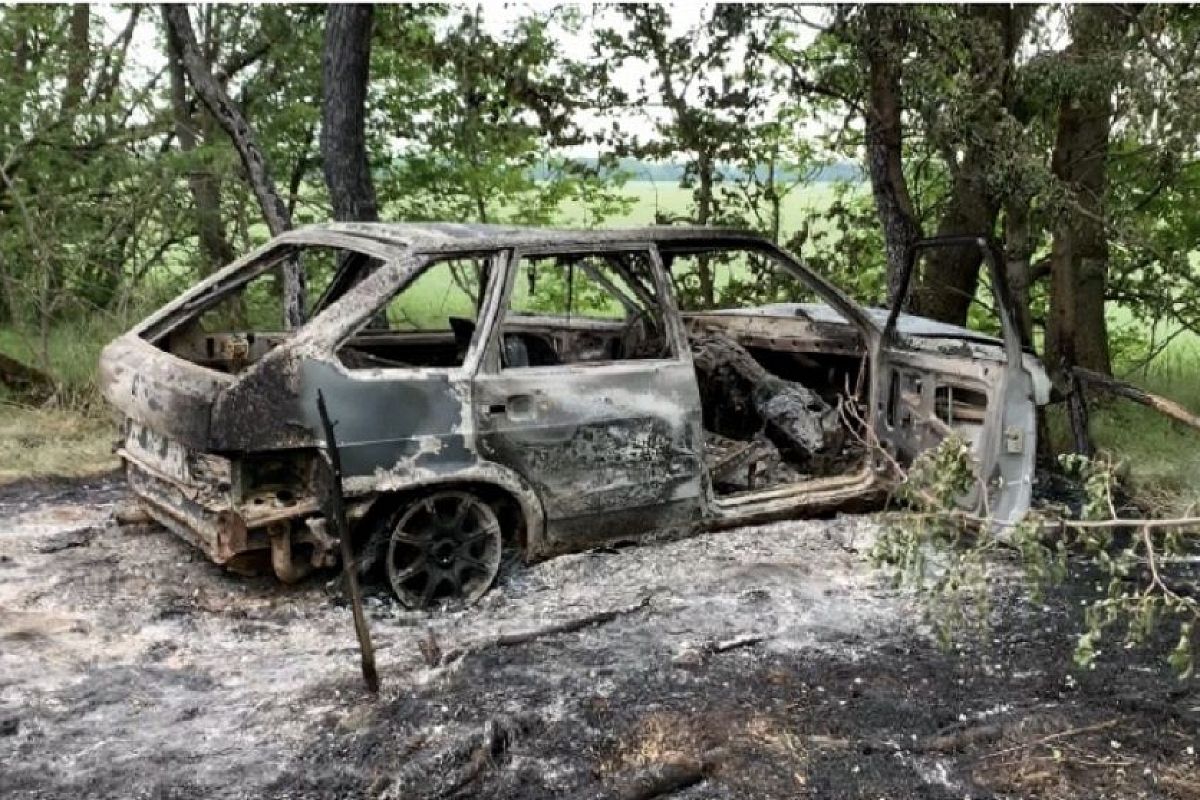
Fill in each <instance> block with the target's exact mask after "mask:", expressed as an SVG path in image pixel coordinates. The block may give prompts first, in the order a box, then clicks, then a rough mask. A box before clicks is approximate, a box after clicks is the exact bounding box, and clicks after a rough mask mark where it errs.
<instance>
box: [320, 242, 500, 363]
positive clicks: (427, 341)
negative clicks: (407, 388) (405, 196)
mask: <svg viewBox="0 0 1200 800" xmlns="http://www.w3.org/2000/svg"><path fill="white" fill-rule="evenodd" d="M491 263H492V262H491V259H490V257H488V256H461V257H455V258H446V259H440V260H437V261H433V262H432V263H431V264H429V266H427V267H426V268H425V269H424V270H423V271H422V272H421V273H420V274H419V275H418V276H417V277H416V278H415V279H414V280H413V281H411V282H410V283H409V284H408V285H407V286H405V287H404V288H403V289H401V290H400V291H399V292H397V293H396V294H395V295H393V296H392V297H391V298H390V299H389V300H388V302H387V303H386V304H384V306H383V308H381V309H380V310H379V312H377V313H376V314H375V315H374V316H373V317H372V318H371V319H370V321H369V322H368V323H367V324H366V325H365V326H364V327H363V328H362V329H361V330H359V331H358V332H357V333H356V334H354V335H353V336H352V337H350V339H348V340H347V341H346V342H345V343H344V344H343V345H342V346H341V347H340V348H338V350H337V357H338V359H339V360H340V361H341V362H342V364H343V365H344V366H346V367H347V368H349V369H376V368H383V369H406V368H413V367H458V366H462V364H463V361H464V360H465V359H466V354H467V350H468V349H469V347H470V345H471V341H472V339H473V337H474V335H475V326H476V323H477V321H478V316H479V308H480V304H481V303H482V302H483V297H484V293H485V291H486V289H487V285H488V281H489V279H490V274H491V272H492V270H491Z"/></svg>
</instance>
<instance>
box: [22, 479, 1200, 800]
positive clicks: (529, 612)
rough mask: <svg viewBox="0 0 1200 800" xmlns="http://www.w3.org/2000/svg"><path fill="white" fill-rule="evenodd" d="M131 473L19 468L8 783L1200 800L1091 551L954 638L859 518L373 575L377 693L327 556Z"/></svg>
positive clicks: (31, 787) (245, 790)
mask: <svg viewBox="0 0 1200 800" xmlns="http://www.w3.org/2000/svg"><path fill="white" fill-rule="evenodd" d="M122 495H123V489H122V486H121V484H120V482H119V481H118V480H116V479H113V478H105V479H98V480H92V481H84V482H79V481H76V482H57V483H37V484H32V483H24V484H16V485H12V486H9V487H6V488H0V797H4V798H18V797H20V798H25V797H46V798H49V797H55V798H57V797H71V798H83V797H122V798H126V797H130V798H132V797H162V798H191V797H280V798H283V797H287V798H301V797H305V798H307V797H312V798H317V797H322V798H323V797H387V798H433V797H497V798H551V797H565V798H602V797H603V798H607V797H614V798H615V797H627V798H634V797H651V796H667V793H669V796H670V797H672V798H775V797H778V798H790V797H815V798H843V797H845V798H851V797H853V798H860V797H861V798H880V797H884V798H906V797H912V798H940V797H944V798H962V797H1045V798H1100V797H1111V798H1133V797H1152V798H1159V797H1161V798H1177V799H1179V800H1188V799H1189V798H1200V761H1198V759H1197V752H1196V751H1197V749H1198V748H1200V685H1198V682H1197V680H1196V679H1194V678H1192V679H1188V680H1185V681H1180V680H1177V679H1176V678H1175V677H1174V676H1172V675H1171V674H1169V672H1168V670H1167V668H1166V666H1165V664H1164V662H1163V659H1162V652H1163V648H1164V646H1165V645H1164V644H1163V643H1155V644H1154V645H1153V646H1151V647H1149V648H1146V649H1124V648H1121V647H1120V646H1119V645H1118V646H1114V647H1111V648H1110V650H1109V651H1107V652H1105V653H1103V654H1102V656H1101V659H1100V662H1099V664H1098V665H1097V666H1096V668H1095V669H1093V670H1087V671H1078V670H1076V669H1074V668H1073V667H1072V666H1071V659H1070V649H1071V645H1072V640H1073V636H1074V633H1075V632H1076V631H1077V630H1078V628H1079V625H1080V623H1079V619H1078V606H1079V600H1080V598H1081V597H1083V596H1085V595H1086V593H1088V592H1091V591H1095V586H1094V581H1093V580H1092V579H1090V578H1089V576H1085V575H1075V576H1073V577H1072V579H1071V581H1070V582H1069V583H1068V584H1067V585H1065V586H1064V587H1062V589H1061V590H1060V591H1057V592H1055V593H1054V594H1053V595H1052V596H1050V597H1047V598H1045V599H1044V600H1043V601H1042V603H1041V604H1039V605H1029V604H1028V603H1026V602H1024V601H1018V600H1017V599H1015V597H1016V595H1017V587H1016V586H1014V585H1011V584H1010V583H1009V582H1005V581H1002V582H999V583H998V584H997V585H996V587H995V594H996V600H995V603H994V607H995V612H994V624H993V628H992V630H991V632H990V633H989V635H988V636H987V637H985V638H983V639H976V640H971V641H968V642H965V643H964V644H963V645H962V646H961V647H959V648H958V649H957V650H954V651H949V652H948V651H945V650H942V649H940V648H939V647H938V646H937V644H936V643H935V641H934V638H933V637H932V636H931V632H930V630H929V629H928V627H927V626H925V625H924V624H922V622H921V619H920V614H919V613H918V611H917V609H916V608H915V607H914V606H913V604H912V603H911V602H910V601H908V600H907V599H905V598H904V597H902V596H899V595H897V594H896V593H895V592H892V591H890V590H889V589H888V588H886V587H885V586H883V585H882V583H881V580H880V577H879V576H878V574H877V573H875V572H873V571H872V570H871V568H870V565H869V563H868V561H867V559H866V557H865V555H864V551H865V549H866V548H868V547H869V545H870V540H871V536H872V533H873V526H872V523H871V522H870V521H869V520H867V519H865V518H856V517H842V518H837V519H832V520H822V521H809V522H792V523H782V524H775V525H768V526H761V527H751V528H744V529H739V530H735V531H728V532H723V533H716V534H710V535H706V536H700V537H694V538H689V539H682V540H676V541H661V542H656V543H651V544H645V545H642V546H637V547H623V548H619V549H611V550H600V551H594V552H588V553H584V554H579V555H574V556H566V557H562V558H558V559H554V560H551V561H548V562H544V563H542V564H538V565H535V566H532V567H524V568H522V567H516V568H513V569H510V570H509V571H508V572H507V573H506V574H505V575H504V576H503V578H502V581H501V583H500V585H499V587H498V588H497V589H496V590H494V591H493V592H491V593H490V594H489V595H488V596H487V597H485V599H484V600H483V601H482V603H481V604H480V605H479V606H478V607H477V608H475V609H473V610H471V611H469V612H465V613H461V614H450V615H447V614H420V613H409V612H403V611H400V610H398V609H397V608H396V607H395V606H394V605H393V604H392V603H391V602H390V601H389V600H388V599H387V596H386V595H384V594H382V593H376V594H373V595H371V596H370V597H369V598H368V606H369V615H370V619H371V626H372V631H373V634H374V636H375V640H376V645H377V648H378V651H379V663H380V672H381V676H382V679H383V684H384V685H383V691H382V694H381V696H380V697H379V698H378V699H373V698H371V697H370V696H369V695H367V694H366V693H365V691H364V690H363V688H362V683H361V679H360V677H359V673H358V665H357V648H356V645H355V641H354V637H353V630H352V627H351V620H350V613H349V610H348V608H347V607H346V604H345V602H344V601H343V600H342V599H341V597H340V594H339V591H338V588H337V583H336V581H335V580H333V576H332V575H326V576H323V577H317V578H314V579H311V580H310V581H308V582H306V583H304V584H302V585H299V586H295V587H283V586H280V585H278V584H277V583H275V582H274V581H273V580H269V579H247V578H242V577H237V576H234V575H229V574H225V573H224V572H222V571H221V570H219V569H217V568H216V567H214V566H212V565H210V564H208V563H207V562H206V561H204V560H203V559H202V557H201V556H200V555H199V554H198V553H197V552H195V551H193V550H192V549H190V548H189V547H188V546H187V545H185V544H184V543H182V542H180V541H178V540H177V539H176V538H175V537H173V536H171V535H170V534H168V533H167V532H165V531H164V530H162V529H161V528H158V527H156V526H149V525H147V526H124V527H122V526H118V525H115V524H113V523H112V522H111V512H112V508H113V505H114V503H116V502H118V501H119V500H120V498H121V497H122ZM610 610H620V611H621V612H623V613H620V614H617V615H616V616H614V617H613V618H612V619H611V620H608V621H606V622H602V623H599V624H596V625H592V626H589V627H586V628H584V629H582V630H578V631H573V632H567V633H560V634H555V635H546V636H540V637H537V638H534V639H533V640H532V641H529V642H525V643H520V644H512V645H505V644H503V643H502V642H500V641H498V639H497V637H498V636H499V635H500V634H513V633H519V632H526V631H532V630H536V629H540V628H544V627H545V626H548V625H550V624H553V623H555V622H566V621H570V620H576V619H580V618H583V617H586V616H588V615H592V614H595V613H597V612H603V611H610ZM464 649H465V650H467V651H468V652H467V653H466V654H465V655H461V656H460V657H456V656H455V652H456V651H462V650H464ZM656 791H657V792H659V793H658V794H656V793H655V792H656Z"/></svg>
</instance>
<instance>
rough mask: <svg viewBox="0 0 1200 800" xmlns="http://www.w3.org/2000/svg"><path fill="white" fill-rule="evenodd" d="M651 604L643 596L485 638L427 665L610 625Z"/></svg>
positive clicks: (449, 652)
mask: <svg viewBox="0 0 1200 800" xmlns="http://www.w3.org/2000/svg"><path fill="white" fill-rule="evenodd" d="M649 604H650V598H649V597H643V598H642V599H641V600H639V601H638V602H636V603H633V604H631V605H627V606H621V607H619V608H611V609H608V610H607V611H598V612H596V613H594V614H587V615H585V616H582V617H577V618H575V619H568V620H564V621H562V622H556V623H553V624H552V625H547V626H545V627H542V628H534V629H532V630H527V631H517V632H515V633H500V634H496V635H494V636H487V637H485V638H482V639H479V640H478V641H475V642H468V643H467V644H464V645H462V646H461V647H452V648H450V649H448V650H446V651H444V652H443V653H442V654H441V658H439V659H438V661H437V662H436V663H435V664H431V665H430V666H443V667H444V666H446V665H447V664H450V663H451V662H454V661H458V660H459V659H462V658H465V657H466V656H469V655H472V654H474V653H479V652H481V651H483V650H490V649H491V648H493V647H512V646H513V645H518V644H526V643H528V642H532V641H534V640H535V639H541V638H543V637H546V636H557V635H558V634H561V633H571V632H572V631H577V630H580V629H582V628H587V627H589V626H591V625H601V624H603V623H605V622H610V621H611V620H614V619H616V618H617V617H623V616H625V615H626V614H632V613H634V612H636V611H641V610H642V609H643V608H645V607H646V606H648V605H649Z"/></svg>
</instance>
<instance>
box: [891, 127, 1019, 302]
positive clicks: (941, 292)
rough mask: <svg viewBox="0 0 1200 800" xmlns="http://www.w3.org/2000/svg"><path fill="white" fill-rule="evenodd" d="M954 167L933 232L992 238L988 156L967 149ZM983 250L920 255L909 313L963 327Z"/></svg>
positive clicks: (993, 212) (993, 211)
mask: <svg viewBox="0 0 1200 800" xmlns="http://www.w3.org/2000/svg"><path fill="white" fill-rule="evenodd" d="M979 149H982V148H975V147H972V148H969V149H968V155H967V157H966V158H964V159H963V163H962V164H961V165H960V166H959V167H958V175H957V176H956V177H955V179H954V186H953V189H952V191H951V194H950V199H949V201H948V203H947V207H946V211H945V212H944V213H943V215H942V218H941V221H940V222H939V223H938V228H937V235H938V236H960V235H970V236H991V234H992V231H993V230H994V228H995V226H996V217H997V215H998V214H999V208H998V204H997V203H996V201H995V199H994V198H993V197H992V196H991V193H990V192H989V191H988V187H987V186H986V183H985V175H984V172H983V170H984V168H985V167H986V166H987V162H988V159H989V157H988V156H985V155H983V154H981V153H972V152H971V151H974V150H979ZM982 263H983V253H982V252H980V250H979V248H978V247H976V246H975V245H964V246H962V247H939V248H936V249H934V250H931V251H929V252H928V253H927V254H926V255H925V256H924V269H922V270H921V272H920V275H919V276H917V277H914V280H913V285H912V289H911V290H910V295H909V303H908V305H909V307H910V308H911V310H912V311H913V312H914V313H917V314H921V315H922V316H926V317H930V318H932V319H936V320H940V321H942V322H949V323H951V324H952V325H964V324H965V323H966V321H967V312H968V311H969V310H970V308H971V301H972V300H973V299H974V298H975V292H976V290H977V289H978V286H979V267H980V265H981V264H982Z"/></svg>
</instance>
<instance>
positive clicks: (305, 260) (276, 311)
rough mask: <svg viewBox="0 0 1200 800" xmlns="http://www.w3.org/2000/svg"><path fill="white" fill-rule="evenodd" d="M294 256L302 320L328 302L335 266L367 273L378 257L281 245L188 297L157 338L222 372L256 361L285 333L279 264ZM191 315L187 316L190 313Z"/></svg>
mask: <svg viewBox="0 0 1200 800" xmlns="http://www.w3.org/2000/svg"><path fill="white" fill-rule="evenodd" d="M291 258H296V259H297V260H298V262H299V265H300V269H301V271H302V273H303V275H304V282H305V318H306V319H312V317H314V316H315V315H316V314H318V313H320V311H321V310H322V309H323V308H324V306H325V305H327V304H328V303H329V302H332V299H334V298H332V297H329V296H328V295H330V292H329V291H328V289H329V287H330V283H331V281H332V279H333V276H334V274H335V272H336V271H337V269H338V265H340V264H350V265H352V266H353V267H354V268H356V269H359V270H362V271H363V272H369V271H370V270H373V269H375V268H376V267H377V266H378V265H379V263H380V262H379V260H378V259H375V258H372V257H370V256H367V255H365V254H363V253H358V252H354V251H350V250H345V249H342V248H336V247H317V246H312V247H303V248H292V247H285V248H281V249H279V250H278V251H275V252H272V253H270V254H268V255H266V256H265V257H264V260H263V261H261V262H259V263H258V264H254V265H251V266H250V267H248V269H247V272H248V273H249V274H250V275H251V277H249V278H248V279H246V280H241V281H235V282H234V283H232V284H230V285H227V286H225V287H223V288H219V289H214V290H213V293H212V294H211V295H210V296H207V297H205V296H202V297H199V298H196V299H195V300H194V301H192V305H193V307H194V309H195V310H194V311H190V312H189V311H188V310H187V309H186V308H185V309H184V310H183V320H182V321H181V323H180V324H176V325H173V326H172V327H171V328H170V332H169V333H168V334H167V335H166V337H165V338H164V339H163V340H162V341H159V342H156V343H157V344H158V345H159V346H160V347H162V348H163V349H164V350H166V351H167V352H170V353H172V354H174V355H177V356H179V357H181V358H185V359H187V360H188V361H191V362H192V363H195V364H199V365H201V366H204V367H208V368H210V369H215V370H219V371H221V372H230V373H238V372H241V371H242V370H244V369H245V368H246V367H247V366H249V365H251V364H253V363H255V362H256V361H258V360H259V359H260V358H262V356H263V355H265V354H266V353H267V352H268V351H270V350H271V349H272V348H274V347H275V346H276V345H278V344H279V343H280V342H281V341H283V340H284V339H285V338H286V337H287V335H288V327H287V324H286V317H285V314H284V302H283V265H284V264H285V263H287V262H288V261H289V259H291ZM189 314H190V316H189Z"/></svg>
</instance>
